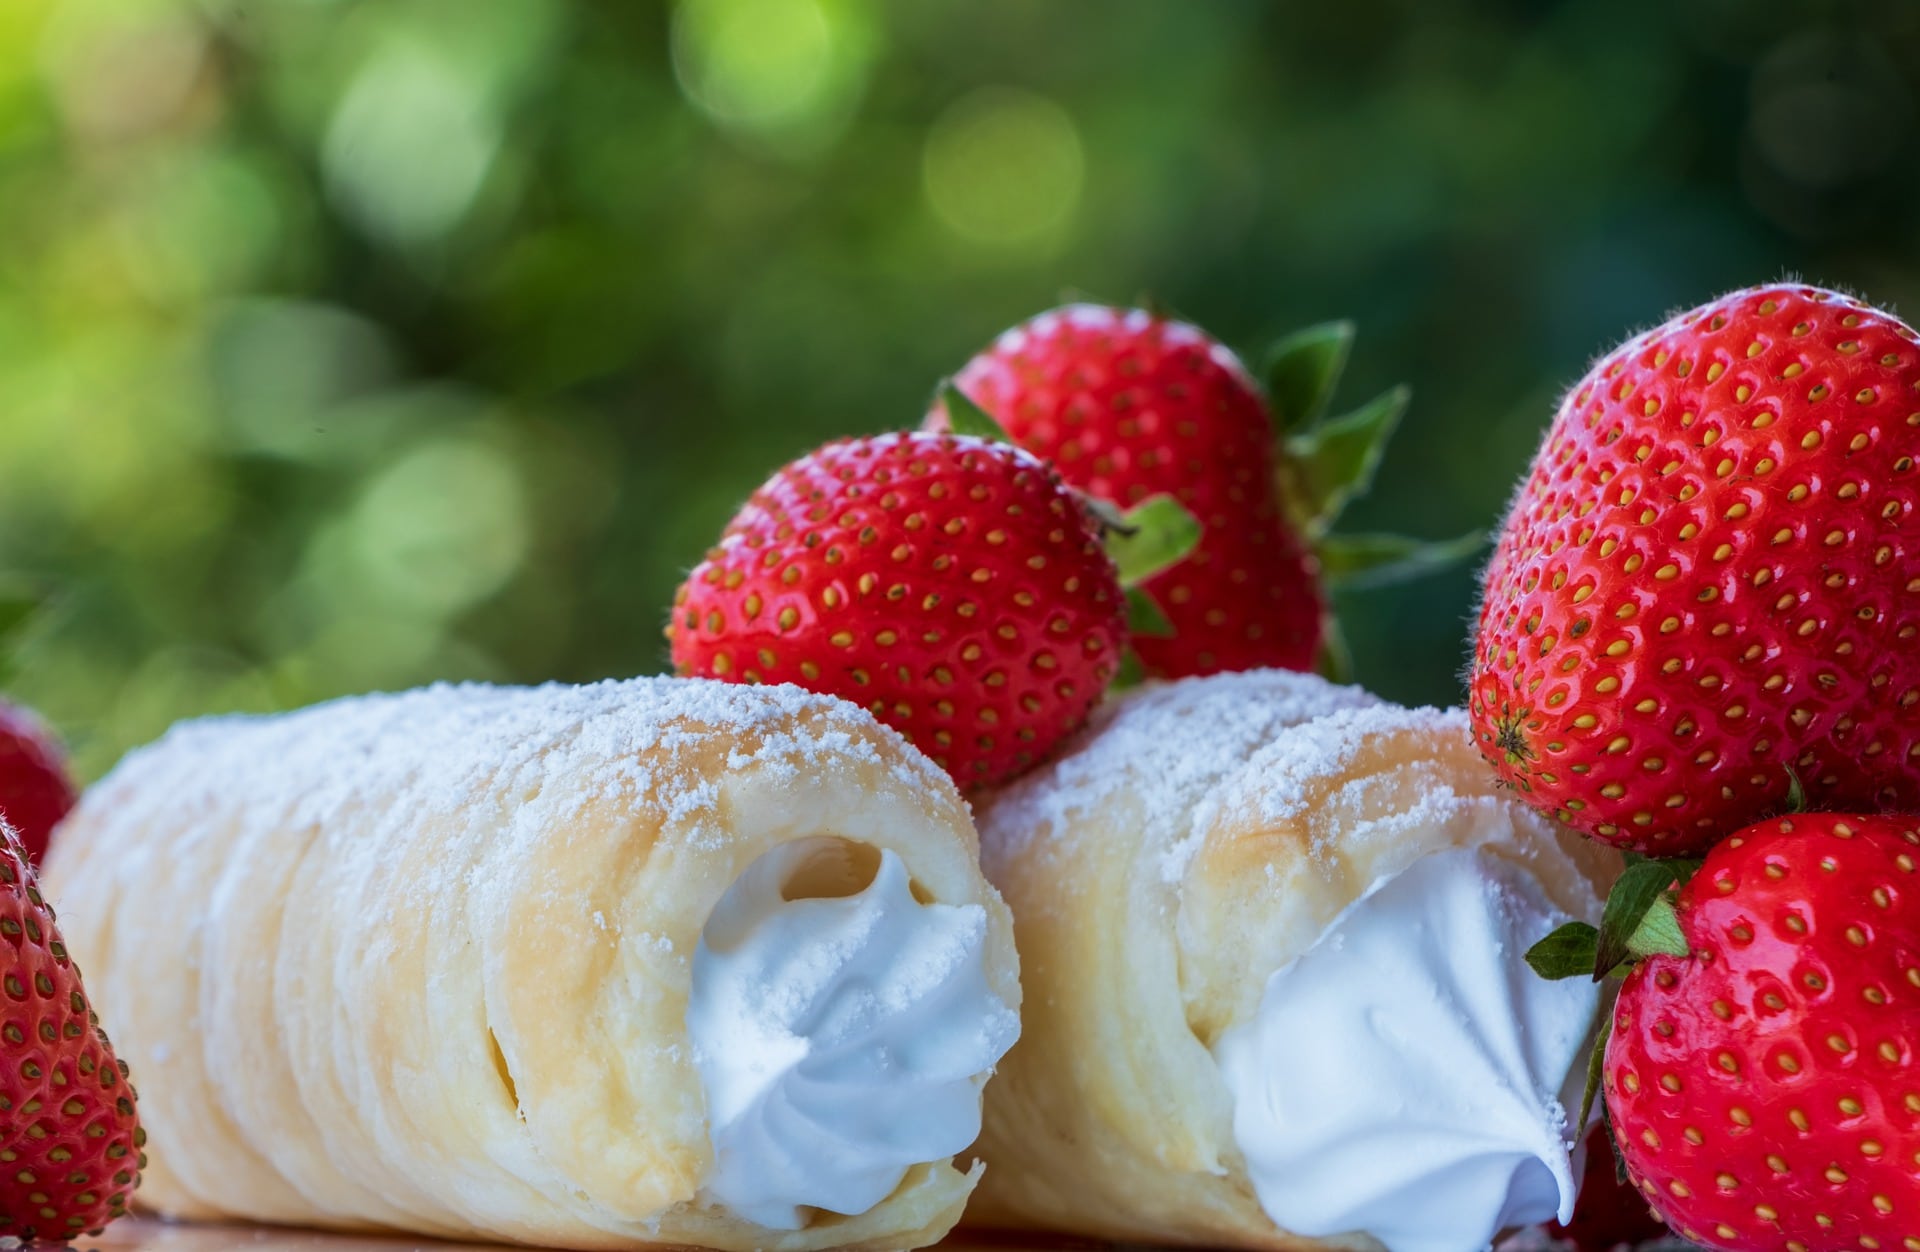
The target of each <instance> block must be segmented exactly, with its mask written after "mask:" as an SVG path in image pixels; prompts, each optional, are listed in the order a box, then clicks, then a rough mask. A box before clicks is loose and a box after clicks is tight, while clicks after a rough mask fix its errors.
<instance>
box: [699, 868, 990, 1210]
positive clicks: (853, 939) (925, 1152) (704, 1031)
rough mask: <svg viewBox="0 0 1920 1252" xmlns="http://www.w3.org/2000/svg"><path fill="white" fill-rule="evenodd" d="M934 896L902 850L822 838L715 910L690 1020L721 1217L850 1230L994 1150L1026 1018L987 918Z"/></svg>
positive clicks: (751, 873) (709, 1173)
mask: <svg viewBox="0 0 1920 1252" xmlns="http://www.w3.org/2000/svg"><path fill="white" fill-rule="evenodd" d="M928 894H929V893H926V892H923V891H916V890H914V889H913V884H912V880H911V877H910V875H909V874H908V873H907V867H906V863H905V862H904V861H903V860H902V859H901V857H900V855H899V854H898V853H897V852H895V851H893V850H892V849H890V848H887V847H884V846H882V845H880V844H867V843H862V842H858V841H855V840H852V839H847V838H843V837H840V836H838V835H817V836H813V837H810V838H805V839H796V840H792V841H790V842H786V843H782V844H780V845H778V846H776V847H774V848H771V849H769V850H767V851H765V852H763V853H761V855H759V856H758V857H756V858H755V859H754V860H753V861H752V862H751V863H750V864H748V865H747V866H746V867H745V868H744V869H742V870H741V871H740V873H739V876H738V877H737V878H736V879H735V880H734V881H733V883H732V884H731V885H729V886H728V887H727V889H726V890H725V891H724V892H723V893H722V894H721V896H720V898H719V899H718V900H717V901H715V902H714V905H713V909H712V911H711V912H710V913H709V914H708V916H707V921H706V924H705V925H704V926H703V927H702V928H701V933H700V942H699V944H698V945H697V946H696V948H695V949H694V956H693V969H692V980H691V983H690V985H689V987H688V996H687V1018H686V1021H687V1038H688V1042H689V1043H690V1044H691V1045H692V1047H691V1051H692V1057H693V1062H694V1065H695V1066H696V1068H697V1069H698V1070H699V1074H700V1086H701V1094H702V1096H703V1097H704V1099H705V1104H706V1111H707V1119H708V1127H707V1133H708V1142H709V1145H710V1147H711V1148H712V1158H711V1160H710V1162H709V1164H708V1165H707V1167H706V1171H705V1177H704V1178H703V1180H702V1182H701V1185H700V1194H701V1197H702V1200H703V1202H704V1203H708V1204H711V1205H713V1206H715V1207H718V1208H720V1209H723V1210H725V1211H726V1212H729V1213H731V1214H733V1215H734V1216H736V1217H739V1218H742V1219H744V1220H746V1221H750V1222H754V1223H757V1224H758V1225H761V1226H764V1227H767V1228H769V1229H773V1230H799V1229H804V1228H811V1227H816V1226H825V1225H832V1224H836V1223H839V1222H844V1221H848V1220H851V1217H850V1216H849V1215H858V1214H863V1213H867V1212H869V1211H871V1210H872V1208H873V1207H874V1206H875V1205H877V1204H880V1203H883V1202H884V1201H885V1200H886V1198H887V1197H888V1196H890V1195H892V1194H894V1192H895V1191H897V1190H898V1189H899V1188H900V1186H901V1185H902V1181H903V1179H907V1178H909V1177H918V1176H920V1175H917V1174H915V1173H914V1171H915V1170H916V1169H924V1168H926V1167H927V1166H928V1165H929V1163H930V1162H942V1163H944V1162H945V1161H947V1160H949V1159H951V1157H952V1155H953V1154H954V1153H955V1152H958V1151H960V1150H962V1149H964V1148H965V1147H966V1146H967V1145H968V1144H970V1143H972V1142H973V1141H974V1140H975V1139H976V1138H977V1137H978V1136H979V1134H980V1091H981V1086H982V1084H983V1083H984V1082H985V1081H986V1076H987V1074H988V1073H989V1072H990V1071H991V1070H992V1068H993V1066H994V1063H995V1062H997V1061H998V1060H999V1059H1000V1057H1001V1056H1002V1055H1003V1054H1004V1053H1005V1052H1006V1050H1007V1048H1008V1047H1010V1046H1012V1044H1013V1041H1014V1039H1015V1038H1016V1037H1017V1036H1018V1034H1019V1019H1018V1016H1017V1014H1016V1013H1015V1012H1014V1010H1013V1009H1012V1008H1011V1007H1009V1006H1008V1005H1007V1004H1006V1003H1005V1002H1004V1001H1002V1000H1001V998H1000V997H999V995H998V994H997V993H996V992H995V990H994V987H993V983H992V978H991V970H990V968H989V965H988V961H989V959H990V956H991V953H990V949H989V945H990V943H991V942H992V933H991V918H990V917H989V916H988V914H987V911H986V908H985V907H984V906H983V905H981V904H978V903H968V904H954V905H950V904H942V903H940V902H938V901H931V900H929V899H928Z"/></svg>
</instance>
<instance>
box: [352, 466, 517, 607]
mask: <svg viewBox="0 0 1920 1252" xmlns="http://www.w3.org/2000/svg"><path fill="white" fill-rule="evenodd" d="M351 525H352V533H353V538H354V553H355V556H356V557H357V564H358V566H359V571H358V572H359V573H360V574H362V575H363V576H364V577H365V579H366V583H364V584H361V585H360V586H359V587H357V588H355V587H342V588H340V591H341V592H342V593H343V594H344V595H346V596H348V597H353V596H355V595H356V594H358V595H365V594H366V592H367V591H368V590H369V589H371V590H372V591H373V592H375V593H376V594H377V595H378V596H379V597H380V598H381V599H383V600H385V601H386V602H388V603H390V604H392V605H394V606H395V607H396V608H402V609H412V610H414V611H417V612H418V613H419V614H421V615H422V616H427V617H450V616H452V615H453V614H455V613H458V612H459V611H460V610H462V609H465V608H468V607H470V606H472V605H474V604H477V603H479V602H480V601H481V600H484V599H486V598H487V597H488V596H490V595H492V594H493V593H494V592H496V591H498V590H499V589H500V588H501V587H502V586H504V585H505V584H506V582H507V580H508V579H509V578H511V577H512V576H513V574H514V572H515V571H516V570H518V569H519V568H520V562H521V561H522V559H524V558H525V556H526V552H527V530H528V526H527V502H526V493H525V491H524V490H523V488H522V486H521V483H520V478H519V476H518V474H517V473H516V472H515V470H514V466H513V463H512V462H511V461H510V460H509V459H508V458H507V457H506V456H505V455H504V454H503V453H502V452H501V451H500V450H499V449H497V448H495V447H493V446H492V445H490V444H487V443H484V442H481V441H479V440H475V439H466V438H457V437H454V438H439V439H433V440H430V441H428V442H426V443H423V444H421V445H420V446H418V447H415V448H414V449H412V450H411V451H409V452H408V453H406V454H405V455H404V456H402V457H400V458H399V459H398V460H396V461H395V462H393V464H392V465H390V466H388V467H387V468H386V469H385V470H383V471H382V472H381V474H380V475H379V477H377V478H375V479H374V480H373V482H372V483H371V484H370V485H369V486H368V488H367V491H366V493H365V494H364V495H363V496H361V498H360V501H359V504H358V505H357V507H356V508H355V510H354V513H353V519H352V524H351ZM369 585H370V586H369Z"/></svg>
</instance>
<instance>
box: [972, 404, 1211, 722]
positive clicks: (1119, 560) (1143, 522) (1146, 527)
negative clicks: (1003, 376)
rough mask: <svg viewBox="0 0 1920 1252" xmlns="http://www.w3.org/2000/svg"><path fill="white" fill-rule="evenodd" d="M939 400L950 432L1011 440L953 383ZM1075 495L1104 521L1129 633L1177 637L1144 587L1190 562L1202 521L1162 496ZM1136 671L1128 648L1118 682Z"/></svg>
mask: <svg viewBox="0 0 1920 1252" xmlns="http://www.w3.org/2000/svg"><path fill="white" fill-rule="evenodd" d="M939 396H940V403H941V405H942V406H943V407H944V408H945V409H946V414H947V429H948V430H950V431H951V432H952V433H954V434H956V435H970V436H972V437H973V438H976V439H985V440H987V441H988V442H990V443H1007V444H1010V443H1012V442H1013V437H1012V436H1011V435H1009V434H1007V432H1006V428H1005V427H1003V426H1001V425H1000V423H999V422H997V421H995V420H994V418H993V415H992V414H991V413H988V412H987V411H986V410H985V409H983V408H981V407H980V406H979V405H977V404H975V403H974V402H973V400H972V399H971V398H970V397H969V396H968V395H967V394H966V393H965V392H963V391H961V390H960V388H958V387H956V386H955V385H954V384H953V381H952V380H951V379H948V380H947V381H945V382H942V383H941V384H940V389H939ZM1070 490H1073V489H1071V488H1070ZM1074 494H1075V495H1076V496H1078V497H1079V498H1080V500H1081V502H1082V503H1083V504H1085V505H1086V507H1087V511H1088V512H1090V513H1092V514H1093V516H1094V518H1095V519H1096V520H1097V521H1098V522H1099V523H1100V529H1101V532H1102V535H1103V538H1104V542H1105V544H1106V549H1107V555H1108V556H1109V557H1111V558H1112V559H1113V565H1114V570H1115V572H1116V573H1117V574H1118V576H1119V579H1120V587H1121V589H1122V590H1123V591H1125V592H1126V595H1127V629H1128V631H1129V632H1130V633H1131V634H1135V635H1161V636H1166V635H1171V634H1173V624H1172V623H1171V622H1169V621H1168V620H1167V617H1166V614H1165V613H1163V612H1161V610H1160V606H1159V605H1157V604H1155V603H1154V602H1153V597H1151V596H1149V595H1147V593H1146V592H1145V591H1144V590H1142V587H1143V585H1144V584H1145V583H1146V582H1147V580H1149V579H1151V578H1152V577H1153V576H1154V575H1156V574H1159V573H1161V572H1162V571H1164V570H1168V569H1171V568H1173V567H1174V566H1175V565H1178V564H1179V563H1180V562H1182V561H1184V560H1186V559H1187V557H1188V556H1189V555H1190V554H1191V553H1192V552H1193V550H1194V549H1195V548H1196V547H1198V546H1199V544H1200V535H1201V530H1202V527H1201V524H1200V519H1199V518H1197V517H1195V516H1194V515H1193V512H1192V511H1191V510H1190V509H1188V508H1187V506H1186V505H1184V504H1181V503H1180V502H1179V501H1178V500H1176V499H1174V498H1173V497H1172V496H1170V495H1166V494H1164V493H1163V494H1160V495H1154V496H1148V497H1147V498H1146V499H1145V500H1142V501H1141V502H1140V503H1139V504H1136V505H1134V506H1133V507H1132V508H1131V509H1125V510H1122V509H1121V508H1120V506H1119V505H1117V504H1114V503H1113V502H1112V501H1110V500H1103V499H1101V498H1099V497H1098V496H1093V495H1089V494H1087V493H1086V492H1083V491H1078V490H1074ZM1138 670H1139V664H1138V658H1136V657H1134V656H1133V655H1132V652H1131V650H1129V652H1128V659H1127V663H1126V664H1123V666H1122V669H1121V676H1120V678H1119V679H1117V680H1116V684H1117V685H1121V686H1125V685H1129V684H1128V681H1127V680H1128V678H1129V676H1132V675H1137V673H1138ZM1135 680H1136V681H1137V678H1136V679H1135Z"/></svg>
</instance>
